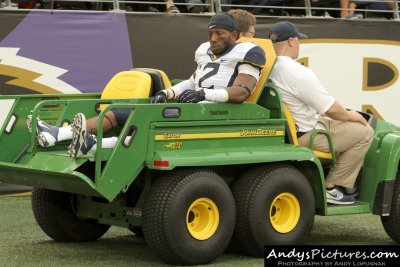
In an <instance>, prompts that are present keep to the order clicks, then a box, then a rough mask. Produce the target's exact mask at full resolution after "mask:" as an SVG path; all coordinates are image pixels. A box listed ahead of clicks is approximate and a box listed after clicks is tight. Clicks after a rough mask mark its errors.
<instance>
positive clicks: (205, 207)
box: [142, 168, 235, 265]
mask: <svg viewBox="0 0 400 267" xmlns="http://www.w3.org/2000/svg"><path fill="white" fill-rule="evenodd" d="M142 225H143V233H144V237H145V240H146V242H147V243H148V245H149V246H150V247H151V248H153V249H154V251H156V253H158V254H159V256H160V257H161V258H163V259H164V260H165V261H166V262H168V263H171V264H175V265H188V264H203V263H207V262H209V261H211V260H213V259H215V258H216V257H218V256H219V255H220V254H221V253H222V252H223V251H224V250H225V248H226V247H227V245H228V243H229V241H230V239H231V236H232V234H233V230H234V226H235V204H234V200H233V196H232V193H231V191H230V189H229V187H228V185H227V184H226V183H225V181H224V180H223V179H222V178H221V177H220V176H218V175H217V174H216V173H215V172H213V171H211V170H208V169H199V168H196V169H184V170H178V171H174V172H172V173H170V174H168V175H167V176H165V177H161V178H159V179H158V180H157V181H156V182H155V183H154V185H153V186H152V189H151V191H150V193H149V196H148V197H147V199H146V201H145V206H144V208H143V218H142Z"/></svg>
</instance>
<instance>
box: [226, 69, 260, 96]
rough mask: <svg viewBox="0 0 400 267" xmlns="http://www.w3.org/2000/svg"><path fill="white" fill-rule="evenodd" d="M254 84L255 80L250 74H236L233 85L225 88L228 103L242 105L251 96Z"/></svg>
mask: <svg viewBox="0 0 400 267" xmlns="http://www.w3.org/2000/svg"><path fill="white" fill-rule="evenodd" d="M256 84H257V79H256V78H254V77H253V76H251V75H250V74H245V73H240V74H238V76H237V77H236V79H235V81H234V82H233V85H232V86H230V87H228V88H226V91H228V102H230V103H242V102H243V101H245V100H246V99H247V98H248V97H249V96H250V95H251V93H252V92H253V90H254V88H255V87H256Z"/></svg>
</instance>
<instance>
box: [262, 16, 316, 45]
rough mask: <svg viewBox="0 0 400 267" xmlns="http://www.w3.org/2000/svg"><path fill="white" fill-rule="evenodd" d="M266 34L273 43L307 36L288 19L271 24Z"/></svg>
mask: <svg viewBox="0 0 400 267" xmlns="http://www.w3.org/2000/svg"><path fill="white" fill-rule="evenodd" d="M268 36H269V39H271V41H272V42H273V43H278V42H283V41H286V40H289V38H293V37H298V38H299V39H307V38H308V36H307V35H305V34H302V33H300V32H299V30H298V29H297V28H296V26H295V25H294V24H293V23H290V22H289V21H280V22H277V23H275V24H274V25H272V28H271V30H270V31H269V35H268Z"/></svg>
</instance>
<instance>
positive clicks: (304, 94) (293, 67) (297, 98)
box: [269, 56, 335, 132]
mask: <svg viewBox="0 0 400 267" xmlns="http://www.w3.org/2000/svg"><path fill="white" fill-rule="evenodd" d="M269 79H271V80H272V82H273V83H274V84H275V85H276V86H277V87H278V88H279V89H280V92H281V95H282V100H283V102H285V103H286V105H287V107H288V109H289V110H290V112H291V113H292V115H293V118H294V120H295V122H296V125H297V127H298V131H299V132H309V131H312V130H313V129H314V128H315V126H316V124H317V122H318V114H320V115H321V114H324V113H325V112H326V111H327V110H328V109H329V108H330V107H331V106H332V105H333V103H334V102H335V99H334V98H333V96H332V95H330V94H329V93H328V91H327V90H326V89H325V88H324V87H323V86H322V84H321V82H320V81H319V80H318V78H317V76H316V75H315V74H314V72H313V71H312V70H311V69H309V68H307V67H305V66H303V65H301V64H300V63H298V62H296V61H295V60H293V59H292V58H290V57H286V56H279V57H278V59H277V61H276V63H275V66H274V68H273V69H272V72H271V75H270V77H269Z"/></svg>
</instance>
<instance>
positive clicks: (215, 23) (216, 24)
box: [208, 12, 237, 32]
mask: <svg viewBox="0 0 400 267" xmlns="http://www.w3.org/2000/svg"><path fill="white" fill-rule="evenodd" d="M208 28H209V29H223V30H226V31H228V32H234V31H237V27H236V23H235V19H234V18H233V17H232V16H231V15H229V14H228V13H224V12H219V13H217V14H215V15H214V16H213V17H212V18H211V20H210V23H208Z"/></svg>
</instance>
